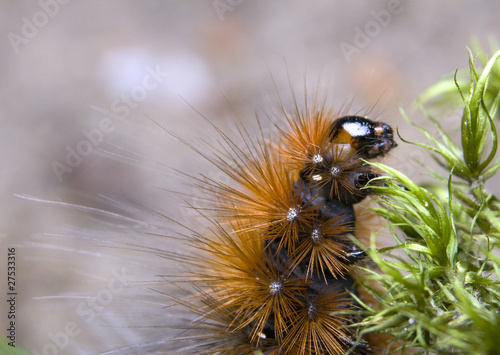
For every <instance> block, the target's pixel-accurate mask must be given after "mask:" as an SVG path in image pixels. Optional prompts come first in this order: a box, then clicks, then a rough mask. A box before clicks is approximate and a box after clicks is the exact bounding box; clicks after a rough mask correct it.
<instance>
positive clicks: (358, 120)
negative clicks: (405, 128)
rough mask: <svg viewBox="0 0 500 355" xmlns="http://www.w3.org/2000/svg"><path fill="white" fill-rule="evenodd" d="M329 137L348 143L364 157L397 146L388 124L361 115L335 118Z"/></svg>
mask: <svg viewBox="0 0 500 355" xmlns="http://www.w3.org/2000/svg"><path fill="white" fill-rule="evenodd" d="M331 139H332V142H334V143H338V144H350V145H351V147H352V148H353V149H355V150H356V152H357V153H358V154H359V156H360V157H361V158H364V159H371V158H376V157H379V156H383V155H384V154H386V153H387V152H389V151H390V150H391V149H392V148H394V147H396V146H397V144H396V142H394V134H393V131H392V128H391V127H390V126H389V125H388V124H385V123H383V122H375V121H371V120H369V119H367V118H365V117H361V116H345V117H340V118H339V119H337V120H336V121H335V122H334V123H333V125H332V130H331Z"/></svg>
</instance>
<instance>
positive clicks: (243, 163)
mask: <svg viewBox="0 0 500 355" xmlns="http://www.w3.org/2000/svg"><path fill="white" fill-rule="evenodd" d="M282 113H283V114H284V115H285V120H284V122H283V124H282V123H281V122H279V123H277V122H275V126H276V130H277V134H276V136H271V135H269V136H266V135H265V134H264V133H262V130H261V134H260V136H259V137H253V136H251V135H250V134H248V133H247V132H246V131H245V129H244V128H240V136H241V140H242V142H243V143H242V144H241V145H237V144H236V143H235V142H233V141H232V140H230V139H229V138H228V137H227V136H226V135H225V134H224V133H222V132H220V135H221V137H222V140H223V144H222V145H221V147H219V148H213V149H212V152H211V153H206V152H205V151H201V150H198V152H199V153H200V154H202V155H203V156H204V157H205V158H207V159H209V160H210V162H211V163H212V164H214V165H215V166H216V167H217V169H219V170H220V171H222V172H224V173H225V174H226V175H227V176H228V177H229V178H230V180H231V183H229V184H228V183H226V182H221V181H217V180H214V179H210V178H207V177H199V178H198V177H196V178H194V179H195V181H196V184H195V185H196V186H197V187H198V188H199V189H201V190H202V191H203V192H204V196H205V198H204V200H205V201H204V202H205V207H196V210H197V211H198V212H199V213H200V215H202V216H203V217H204V218H206V219H207V220H208V221H210V223H211V228H210V232H209V233H199V232H194V231H191V232H192V233H191V234H188V235H185V238H186V239H187V240H188V244H189V245H190V246H191V247H192V248H193V250H195V252H194V253H193V254H189V255H187V254H169V255H168V257H169V258H170V259H173V260H176V261H179V262H182V263H186V264H190V265H191V266H192V272H190V273H189V274H188V275H187V277H186V278H185V280H184V281H188V282H192V283H194V285H195V294H194V295H192V296H191V297H190V298H189V299H188V300H185V299H180V298H172V299H174V300H175V301H176V302H177V303H179V304H182V305H184V306H186V307H188V308H189V309H191V310H193V311H194V312H195V313H196V314H197V315H198V319H197V320H196V321H195V323H194V325H192V326H190V327H188V329H187V330H186V337H185V338H182V340H183V341H180V342H181V343H183V342H188V343H189V344H190V345H189V346H187V345H182V344H181V345H179V346H180V348H181V349H184V350H185V351H186V352H188V353H191V352H192V353H196V354H219V353H220V354H252V353H254V354H344V353H346V352H347V351H349V350H350V351H352V353H354V354H365V353H370V352H371V348H370V344H368V343H367V342H365V341H364V340H362V339H356V337H355V331H353V330H352V329H350V328H349V325H350V324H352V323H354V322H356V319H355V317H354V316H353V315H352V314H349V312H347V311H349V310H352V309H353V307H355V304H354V301H353V298H352V297H351V295H350V293H349V292H355V290H354V287H353V281H354V280H353V278H352V276H351V275H350V269H351V265H352V264H353V263H355V262H356V261H358V260H359V259H361V258H363V251H362V250H361V249H359V248H358V247H357V245H356V244H355V243H354V242H353V241H352V240H351V239H350V238H349V235H352V234H353V233H354V222H355V215H354V210H353V206H352V205H353V204H355V203H357V202H360V201H361V200H362V199H364V198H365V197H366V196H367V194H369V192H370V189H369V186H367V185H368V184H369V183H370V182H373V181H372V180H374V179H376V178H377V177H378V176H379V175H378V174H377V173H376V172H374V171H373V170H372V167H371V166H370V165H368V164H367V163H366V159H372V158H376V157H380V156H383V155H384V154H385V153H387V152H388V151H389V150H391V149H392V148H393V147H395V146H396V144H395V142H394V140H393V131H392V129H391V127H390V126H388V125H387V124H384V123H379V122H374V121H371V120H369V119H367V118H365V117H361V116H343V117H338V116H339V115H338V114H336V113H335V112H333V111H330V110H326V109H325V107H324V105H319V104H317V103H316V102H315V103H314V104H313V105H312V106H311V107H308V106H307V104H306V107H305V109H304V110H302V111H300V110H299V109H298V108H296V109H295V111H293V112H287V111H286V110H284V109H282ZM375 183H376V182H375ZM193 342H194V343H193ZM188 349H189V350H188Z"/></svg>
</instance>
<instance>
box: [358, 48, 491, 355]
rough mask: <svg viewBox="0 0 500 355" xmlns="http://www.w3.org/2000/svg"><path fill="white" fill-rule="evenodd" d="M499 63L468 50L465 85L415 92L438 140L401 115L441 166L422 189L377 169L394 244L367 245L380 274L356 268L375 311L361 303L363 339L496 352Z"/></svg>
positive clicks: (458, 79)
mask: <svg viewBox="0 0 500 355" xmlns="http://www.w3.org/2000/svg"><path fill="white" fill-rule="evenodd" d="M499 58H500V51H497V52H496V53H495V54H494V55H493V56H492V57H491V58H487V57H486V56H485V55H484V54H480V55H478V56H477V57H476V59H474V57H473V55H472V53H471V51H469V63H470V65H469V71H468V78H467V80H466V77H465V75H464V73H463V72H462V71H457V72H456V73H455V75H454V76H453V77H448V78H445V79H443V80H442V81H440V82H439V83H437V84H436V85H434V86H432V87H431V88H429V89H428V90H427V91H426V92H425V93H424V94H423V95H422V96H421V98H420V100H419V101H418V106H419V107H420V109H421V110H422V112H423V113H424V114H425V115H426V116H427V118H428V119H429V120H430V121H431V122H432V123H433V125H434V127H435V129H436V131H437V132H438V133H439V135H438V137H436V135H435V134H432V133H431V132H429V131H428V130H427V129H425V128H423V127H418V126H417V125H415V124H414V123H413V122H412V120H411V119H410V118H409V117H408V116H407V115H406V114H405V113H404V112H402V114H403V117H404V118H405V119H406V120H407V121H408V122H410V123H411V124H412V125H414V126H415V127H417V128H418V129H419V130H420V131H421V132H422V133H423V134H424V135H425V136H426V138H427V139H428V140H429V143H411V144H416V145H418V146H421V147H423V148H425V149H426V150H427V151H428V152H429V154H430V155H431V156H432V157H433V158H434V159H435V160H436V161H437V162H438V164H439V165H440V166H441V167H442V168H444V173H441V172H437V171H435V170H432V169H430V168H429V171H430V173H431V176H432V177H434V179H435V183H432V184H427V185H426V187H422V186H418V185H417V184H415V183H414V182H413V181H412V180H411V179H410V178H408V177H407V176H405V175H404V174H402V173H400V172H398V171H397V170H395V169H392V168H390V167H388V166H385V165H382V164H374V165H376V166H377V167H378V168H379V169H381V170H382V171H384V172H385V175H386V177H384V178H383V179H385V183H384V184H380V185H382V186H373V187H372V188H373V189H374V190H375V192H376V194H377V195H378V196H379V206H378V207H377V208H375V211H376V212H377V213H378V214H380V215H381V216H384V217H385V218H386V219H387V220H388V222H389V228H390V230H391V232H392V234H393V236H394V238H395V241H396V245H394V246H393V247H390V248H384V249H381V250H377V249H376V248H375V246H374V243H373V245H372V246H371V247H370V249H369V255H370V256H371V258H372V259H373V261H374V262H375V263H376V264H377V266H378V268H376V269H375V270H374V268H362V269H363V270H364V273H365V274H366V275H367V276H366V277H365V278H364V280H363V282H362V283H363V286H364V287H365V288H366V289H367V290H369V292H370V293H371V294H372V295H373V296H374V297H375V298H376V299H377V301H378V305H377V307H376V308H371V307H369V306H367V305H364V306H365V309H366V313H365V314H366V318H365V319H364V320H363V322H362V323H361V325H362V327H361V329H362V330H361V333H370V332H380V333H389V334H392V335H393V336H394V340H395V341H398V343H397V344H398V346H397V347H398V349H400V350H401V349H409V348H412V351H416V353H422V354H424V353H425V354H450V353H453V354H457V353H462V354H497V353H498V348H499V345H498V344H499V340H500V339H499V335H500V283H499V281H498V280H499V279H500V257H499V253H498V251H499V246H500V201H499V198H498V196H495V195H493V194H489V193H488V191H486V188H485V182H486V181H487V180H488V179H492V178H493V177H496V179H497V181H498V179H499V175H498V174H497V173H498V170H499V169H500V159H499V157H498V155H499V154H497V153H498V152H497V148H498V139H497V131H496V125H497V124H498V117H497V113H498V111H497V109H498V106H499V103H500V92H499V89H500V65H499V63H498V61H497V60H498V59H499ZM451 88H454V90H451ZM457 98H458V99H457ZM458 107H460V108H461V109H462V112H463V113H462V118H461V124H460V126H461V132H460V134H461V137H460V139H458V140H456V141H458V142H459V143H454V140H453V137H452V136H451V133H450V132H447V131H446V130H445V129H443V127H442V126H441V125H440V123H439V121H440V118H439V117H440V116H439V115H443V114H444V113H445V112H450V111H451V110H452V109H456V108H458ZM435 113H437V115H438V117H435V116H434V114H435ZM403 140H404V139H403ZM407 143H410V142H407ZM396 250H399V251H400V253H399V254H398V255H399V256H395V255H394V254H396V253H394V252H395V251H396Z"/></svg>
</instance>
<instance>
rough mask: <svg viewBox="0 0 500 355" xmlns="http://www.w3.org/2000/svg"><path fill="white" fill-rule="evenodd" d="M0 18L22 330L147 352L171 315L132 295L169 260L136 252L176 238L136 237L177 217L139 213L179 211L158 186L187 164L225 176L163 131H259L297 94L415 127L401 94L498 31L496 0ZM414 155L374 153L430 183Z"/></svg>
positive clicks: (137, 5) (405, 129) (0, 14)
mask: <svg viewBox="0 0 500 355" xmlns="http://www.w3.org/2000/svg"><path fill="white" fill-rule="evenodd" d="M0 18H1V20H0V28H1V35H2V38H3V40H2V41H1V44H0V46H1V51H0V53H1V55H0V78H1V86H0V90H1V95H0V100H1V105H0V115H1V116H0V122H1V129H0V135H1V138H0V147H1V149H0V156H1V163H2V174H1V175H0V179H1V185H0V186H1V187H2V199H1V203H0V255H1V256H0V259H1V260H4V259H6V258H7V248H8V247H15V248H16V288H17V289H16V291H17V293H18V294H17V298H16V312H17V313H16V342H17V344H19V345H21V346H23V347H25V348H26V349H28V350H29V351H30V352H33V353H35V354H98V353H103V352H106V351H112V350H116V349H123V350H121V353H138V354H139V353H144V352H151V353H152V352H153V351H154V350H137V349H136V348H127V346H128V345H138V344H144V343H148V342H155V341H157V342H159V343H162V339H164V338H165V337H166V335H165V334H167V333H168V331H167V330H163V329H162V328H158V327H156V328H152V327H151V326H152V325H158V326H161V325H172V324H173V323H174V322H173V320H172V319H173V317H171V316H170V315H169V313H168V312H166V311H165V310H164V309H163V308H162V305H161V303H155V302H156V301H155V300H156V299H155V298H154V297H152V296H151V294H148V292H147V291H137V290H138V289H141V287H142V286H141V282H143V281H146V280H149V279H153V275H157V274H159V273H162V272H163V273H164V272H166V271H165V270H167V271H168V270H174V268H175V267H176V266H175V265H172V266H171V269H170V266H169V264H168V263H167V262H166V261H164V260H162V259H160V258H158V257H156V256H155V255H152V254H146V255H147V257H145V256H144V253H143V254H141V253H137V250H138V249H140V247H141V246H152V247H161V248H165V247H166V245H168V243H169V241H168V240H166V239H165V238H160V237H158V238H156V239H155V238H154V237H151V236H150V235H142V234H138V233H133V232H131V231H133V230H134V228H135V227H137V226H139V228H142V227H144V230H151V226H152V225H154V226H155V228H156V229H155V228H153V229H154V230H156V231H158V230H159V231H161V233H160V232H157V233H159V234H162V233H163V234H169V233H170V229H172V230H175V229H176V226H175V223H174V222H171V223H170V224H169V223H167V221H166V220H164V219H161V218H160V217H159V216H158V217H159V218H158V220H155V221H150V220H148V218H151V219H152V220H154V219H155V217H151V216H149V217H143V214H144V210H147V209H148V208H151V209H154V210H158V211H161V212H162V213H165V214H167V215H169V216H171V217H172V218H173V219H174V220H175V221H180V222H181V223H186V221H189V218H190V217H192V214H190V213H189V211H188V212H180V205H182V204H184V203H183V202H182V201H184V200H186V199H189V198H191V197H189V196H188V197H183V196H182V195H179V194H171V193H168V192H167V191H165V190H176V191H181V192H185V193H189V192H190V191H189V189H186V187H184V185H182V184H181V183H182V181H183V180H185V179H184V178H183V177H182V174H181V173H182V172H185V173H190V174H196V173H198V172H202V173H205V174H206V175H208V176H209V177H212V178H221V176H218V175H217V172H214V171H212V170H213V168H211V167H210V165H209V164H207V162H206V161H205V160H204V159H202V158H201V157H200V156H199V155H198V154H196V153H195V152H194V151H193V150H192V149H190V148H189V147H188V146H187V145H186V144H183V143H181V142H179V141H178V140H176V139H175V138H174V137H173V136H172V135H171V134H169V133H168V132H171V133H173V134H174V135H177V136H179V137H182V138H183V139H185V140H186V141H188V142H190V143H192V144H193V145H195V146H196V147H201V146H203V141H208V142H213V140H214V138H213V136H216V133H215V130H214V129H213V127H211V125H210V122H211V123H213V124H215V125H216V126H217V127H220V128H221V129H223V130H225V131H228V132H232V131H234V127H235V123H236V122H239V121H241V122H242V123H243V124H244V125H246V124H248V125H250V126H251V125H254V126H255V115H256V114H257V115H258V116H259V117H261V118H262V122H264V125H267V126H269V122H268V121H269V119H268V118H267V116H266V114H267V115H269V116H271V117H273V115H275V112H276V110H275V109H276V107H277V105H278V102H279V100H280V99H281V101H282V103H283V105H284V106H285V107H290V108H292V106H293V102H294V100H293V93H294V92H295V94H296V99H297V102H298V104H299V106H301V105H303V104H304V96H305V93H304V88H306V89H307V90H306V91H307V94H308V95H309V97H311V96H312V94H313V93H314V91H315V90H316V89H318V92H319V93H320V96H323V95H326V96H327V97H328V102H329V104H331V105H333V106H334V107H338V108H339V109H340V108H344V109H345V107H347V106H349V105H351V106H350V110H348V112H352V113H362V114H370V115H371V116H374V117H376V118H377V119H379V120H383V121H385V122H388V123H389V124H391V125H393V126H394V127H398V128H399V132H400V133H401V135H402V136H403V137H406V138H409V139H412V138H415V137H418V136H417V135H415V132H414V130H412V129H411V128H410V127H409V126H408V125H407V124H406V123H404V122H403V120H402V119H401V116H400V114H399V113H398V105H401V106H402V107H403V108H407V109H408V108H409V106H410V104H411V103H412V101H413V100H414V99H415V98H416V97H417V95H418V94H419V93H421V92H422V90H424V89H425V88H426V87H428V86H429V85H431V84H432V83H434V82H435V81H436V80H437V79H439V78H441V77H442V76H444V75H446V74H449V73H452V72H453V71H455V69H457V68H464V67H467V65H468V62H467V61H468V57H467V51H466V47H467V46H470V44H471V37H472V36H476V37H477V38H478V39H479V42H481V43H482V44H483V46H484V47H485V48H487V47H488V45H487V44H488V36H490V35H493V36H496V38H498V37H499V35H500V25H499V24H500V3H499V2H498V1H496V0H488V1H464V0H463V1H456V0H455V1H452V0H444V1H432V0H423V1H405V0H373V1H358V0H352V1H342V2H340V1H326V0H324V1H315V2H309V1H285V0H277V1H272V2H271V1H258V2H255V1H244V0H207V1H197V2H195V1H160V0H152V1H144V2H139V1H131V0H122V1H116V0H113V1H85V2H77V1H69V0H64V1H63V0H40V1H15V2H14V1H12V2H6V1H3V2H2V3H1V4H0ZM414 118H415V119H416V120H417V121H422V120H421V117H419V116H418V115H415V116H414ZM455 118H456V117H455ZM447 122H449V123H447V126H449V128H453V125H454V124H456V122H457V121H456V120H455V121H453V119H452V120H449V121H447ZM453 122H455V123H453ZM423 157H425V155H424V154H423V153H422V152H420V151H418V150H416V148H415V147H414V146H411V145H406V144H400V146H399V147H398V148H397V150H395V151H394V152H393V153H392V154H391V155H390V156H389V157H388V158H386V159H385V160H384V161H385V162H386V163H387V164H390V165H392V166H394V167H396V168H398V169H400V170H402V171H403V172H405V173H407V174H409V175H410V176H412V177H414V178H415V179H417V180H419V179H422V180H424V179H425V176H420V175H419V174H420V173H421V170H420V167H419V166H418V164H416V163H414V162H412V160H411V159H412V158H423ZM172 168H175V169H177V170H178V171H176V170H172ZM211 169H212V170H211ZM492 187H493V188H495V186H492ZM496 188H498V185H497V186H496ZM19 196H22V197H19ZM34 199H39V200H48V201H54V203H52V204H50V203H46V202H37V201H34ZM56 202H61V203H68V204H76V205H84V206H88V208H87V209H79V210H78V209H75V208H71V207H66V208H64V207H62V206H60V205H57V204H56ZM184 205H185V204H184ZM91 208H95V209H102V210H105V211H108V214H105V213H104V212H95V211H94V210H91ZM137 211H142V212H137ZM94 212H95V213H94ZM113 213H116V214H120V215H125V216H126V217H127V218H125V217H117V216H116V215H113ZM150 214H151V215H153V216H154V215H155V214H154V213H150ZM103 220H104V221H103ZM162 223H164V227H162V226H161V225H162ZM124 226H125V227H124ZM129 227H130V228H129ZM108 236H109V240H112V242H113V243H116V244H112V243H111V244H109V243H108V242H109V240H108ZM165 243H167V244H165ZM124 245H127V246H129V248H125V247H124ZM139 254H140V255H139ZM3 264H6V263H3ZM124 265H125V266H124ZM160 266H161V268H162V271H161V272H160V271H157V267H160ZM4 268H5V265H2V267H1V270H2V275H6V270H5V269H4ZM124 275H125V276H124ZM149 275H150V276H151V277H149ZM5 279H6V277H5V276H3V277H2V280H3V281H2V282H1V286H0V289H1V290H6V286H7V285H6V281H5ZM124 280H126V281H124ZM147 287H151V286H150V285H148V286H147ZM147 287H143V288H147ZM125 289H126V292H125V291H123V290H125ZM2 292H3V293H2V295H3V297H6V291H5V292H4V291H2ZM140 292H144V298H143V299H141V298H140V297H129V296H125V294H127V295H129V294H134V293H135V294H139V293H140ZM0 304H1V306H0V325H1V329H2V331H1V332H0V333H6V329H7V328H6V327H7V325H8V323H7V321H8V319H7V311H8V310H7V308H6V302H0ZM151 349H153V347H152V348H151Z"/></svg>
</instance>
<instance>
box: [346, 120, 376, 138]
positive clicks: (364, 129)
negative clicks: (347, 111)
mask: <svg viewBox="0 0 500 355" xmlns="http://www.w3.org/2000/svg"><path fill="white" fill-rule="evenodd" d="M342 127H343V128H344V129H345V130H346V131H347V133H349V134H350V135H351V136H353V137H360V136H361V137H362V136H366V135H368V134H369V133H370V129H369V128H368V126H365V125H363V124H362V123H359V122H346V123H344V124H343V125H342Z"/></svg>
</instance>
